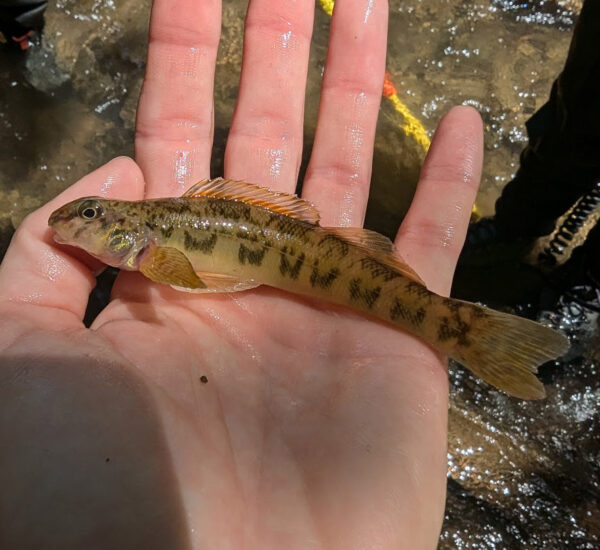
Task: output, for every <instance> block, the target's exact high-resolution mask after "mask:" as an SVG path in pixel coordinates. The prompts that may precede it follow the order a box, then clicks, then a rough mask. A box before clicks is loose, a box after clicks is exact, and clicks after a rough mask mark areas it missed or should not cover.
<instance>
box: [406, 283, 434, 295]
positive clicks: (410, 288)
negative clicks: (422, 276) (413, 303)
mask: <svg viewBox="0 0 600 550" xmlns="http://www.w3.org/2000/svg"><path fill="white" fill-rule="evenodd" d="M405 292H406V293H407V294H413V295H415V296H418V297H419V298H429V299H431V292H429V290H427V289H426V288H425V287H424V286H423V285H422V284H420V283H417V282H416V281H409V282H408V283H407V284H406V288H405Z"/></svg>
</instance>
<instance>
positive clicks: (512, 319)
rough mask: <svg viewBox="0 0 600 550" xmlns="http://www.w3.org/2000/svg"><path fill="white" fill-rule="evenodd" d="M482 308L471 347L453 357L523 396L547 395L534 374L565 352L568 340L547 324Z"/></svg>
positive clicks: (482, 376)
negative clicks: (543, 365) (544, 364)
mask: <svg viewBox="0 0 600 550" xmlns="http://www.w3.org/2000/svg"><path fill="white" fill-rule="evenodd" d="M473 307H475V308H481V312H480V313H482V315H478V316H477V317H478V318H477V321H476V325H475V326H474V327H473V330H472V332H471V334H472V339H471V341H470V342H469V345H468V346H458V347H456V348H455V352H454V353H450V356H451V357H452V358H453V359H455V360H456V361H458V362H459V363H461V364H463V365H464V366H465V367H467V368H468V369H469V370H471V371H472V372H473V373H474V374H475V375H477V376H478V377H479V378H482V379H483V380H485V381H486V382H488V383H490V384H492V385H493V386H495V387H496V388H498V389H500V390H503V391H505V392H506V393H508V394H509V395H513V396H515V397H519V398H521V399H541V398H543V397H545V396H546V391H545V389H544V385H543V384H542V383H541V382H540V381H539V380H538V378H537V377H536V376H535V373H536V372H537V369H538V367H539V366H540V365H541V364H543V363H545V362H547V361H551V360H552V359H556V358H557V357H559V356H560V355H563V354H564V353H566V352H567V350H568V349H569V340H568V339H567V338H566V337H565V336H564V335H562V334H560V333H559V332H556V331H555V330H552V329H550V328H548V327H545V326H543V325H540V324H539V323H535V322H534V321H530V320H529V319H523V318H522V317H517V316H516V315H509V314H507V313H502V312H500V311H494V310H492V309H488V308H484V307H481V306H477V305H475V304H473Z"/></svg>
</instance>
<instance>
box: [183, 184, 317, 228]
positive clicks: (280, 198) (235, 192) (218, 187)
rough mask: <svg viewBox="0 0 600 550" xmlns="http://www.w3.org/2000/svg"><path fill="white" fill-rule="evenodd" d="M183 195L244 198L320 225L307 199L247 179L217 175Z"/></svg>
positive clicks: (231, 198)
mask: <svg viewBox="0 0 600 550" xmlns="http://www.w3.org/2000/svg"><path fill="white" fill-rule="evenodd" d="M183 196H184V197H188V198H190V197H213V198H216V199H229V200H234V201H241V202H245V203H247V204H253V205H256V206H262V207H263V208H268V209H269V210H272V211H273V212H278V213H279V214H285V215H286V216H290V217H292V218H296V219H298V220H302V221H305V222H308V223H312V224H315V225H318V224H319V219H320V216H319V212H318V211H317V209H316V208H315V207H314V206H313V205H312V204H311V203H310V202H308V201H305V200H304V199H301V198H299V197H298V196H296V195H291V194H289V193H282V192H280V191H271V190H270V189H267V188H266V187H260V186H258V185H254V184H252V183H246V182H245V181H236V180H228V179H223V178H216V179H214V180H203V181H199V182H198V183H197V184H195V185H193V186H192V187H190V188H189V189H188V190H187V191H186V192H185V193H184V194H183Z"/></svg>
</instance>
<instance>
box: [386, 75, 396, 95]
mask: <svg viewBox="0 0 600 550" xmlns="http://www.w3.org/2000/svg"><path fill="white" fill-rule="evenodd" d="M397 93H398V90H397V89H396V86H394V85H393V84H392V81H391V80H390V73H388V72H386V73H385V78H384V80H383V96H384V97H391V96H393V95H395V94H397Z"/></svg>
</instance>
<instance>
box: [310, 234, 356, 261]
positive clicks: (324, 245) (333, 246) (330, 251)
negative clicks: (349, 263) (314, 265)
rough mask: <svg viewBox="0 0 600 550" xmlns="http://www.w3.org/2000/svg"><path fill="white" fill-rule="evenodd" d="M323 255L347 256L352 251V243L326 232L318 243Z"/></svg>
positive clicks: (324, 256) (326, 256)
mask: <svg viewBox="0 0 600 550" xmlns="http://www.w3.org/2000/svg"><path fill="white" fill-rule="evenodd" d="M317 246H318V248H319V253H320V255H321V257H323V258H328V257H330V256H334V255H335V256H338V257H341V258H343V257H345V256H347V255H348V253H349V252H350V245H349V244H348V243H347V242H346V241H345V240H344V239H341V238H340V237H338V236H337V235H332V234H330V233H326V234H325V235H324V236H323V237H322V238H321V240H320V241H319V242H318V243H317Z"/></svg>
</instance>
